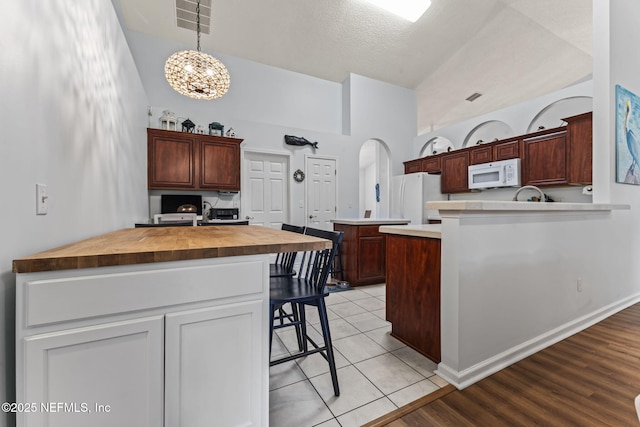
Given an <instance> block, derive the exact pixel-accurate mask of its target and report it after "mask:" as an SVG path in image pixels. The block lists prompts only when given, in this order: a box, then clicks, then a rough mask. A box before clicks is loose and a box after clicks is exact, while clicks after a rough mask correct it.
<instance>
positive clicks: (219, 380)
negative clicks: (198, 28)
mask: <svg viewBox="0 0 640 427" xmlns="http://www.w3.org/2000/svg"><path fill="white" fill-rule="evenodd" d="M262 308H263V304H262V301H261V300H255V301H247V302H242V303H237V304H229V305H223V306H219V307H211V308H203V309H197V310H190V311H184V312H180V313H171V314H167V318H166V338H165V339H166V354H165V381H166V384H165V414H166V416H165V425H166V426H213V425H216V426H225V427H234V426H260V425H262V424H263V422H262V420H263V419H265V418H266V417H267V416H266V407H265V406H266V405H265V402H266V398H265V399H263V396H264V395H263V392H264V393H266V388H267V387H266V381H267V378H268V373H267V371H268V357H265V356H266V355H267V349H266V348H265V346H264V345H265V343H266V342H267V339H266V338H267V337H266V334H267V333H268V331H267V330H266V329H265V322H264V321H263V317H264V316H265V315H264V311H263V310H262Z"/></svg>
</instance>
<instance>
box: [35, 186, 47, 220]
mask: <svg viewBox="0 0 640 427" xmlns="http://www.w3.org/2000/svg"><path fill="white" fill-rule="evenodd" d="M48 199H49V196H47V186H46V185H44V184H36V214H37V215H46V214H47V209H48V206H49V202H48Z"/></svg>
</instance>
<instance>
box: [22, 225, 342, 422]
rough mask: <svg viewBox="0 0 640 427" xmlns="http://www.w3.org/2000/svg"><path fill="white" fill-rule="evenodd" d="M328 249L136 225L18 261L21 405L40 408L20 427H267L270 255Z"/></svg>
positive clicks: (240, 231)
mask: <svg viewBox="0 0 640 427" xmlns="http://www.w3.org/2000/svg"><path fill="white" fill-rule="evenodd" d="M329 245H330V242H329V241H326V240H323V239H317V238H314V237H309V236H305V235H300V234H296V233H288V232H285V231H281V230H273V229H270V228H264V227H258V226H244V227H216V226H209V227H166V228H136V229H124V230H119V231H115V232H112V233H108V234H105V235H102V236H97V237H94V238H91V239H87V240H84V241H81V242H77V243H72V244H69V245H66V246H62V247H60V248H57V249H52V250H49V251H45V252H41V253H39V254H35V255H32V256H28V257H24V258H20V259H17V260H14V262H13V271H14V272H15V273H17V277H16V286H17V288H16V395H17V401H18V402H21V403H24V404H27V403H28V404H30V405H31V404H35V405H36V406H37V407H34V408H35V410H32V411H28V412H27V411H24V412H20V411H19V412H18V413H17V420H18V423H17V425H18V426H25V425H38V426H40V425H50V426H63V425H64V426H86V425H92V426H114V425H119V426H148V427H157V426H162V425H166V426H176V425H201V424H203V423H204V424H210V423H211V422H212V420H214V419H215V423H217V424H218V425H228V426H231V425H255V426H259V425H263V426H266V425H268V409H269V408H268V403H267V402H268V380H269V378H268V376H269V375H268V357H269V356H268V353H269V348H268V344H269V326H268V325H269V323H268V320H269V318H268V314H269V303H268V299H269V294H268V292H269V287H268V283H269V276H268V274H269V273H268V271H269V268H268V267H269V254H270V253H275V252H289V251H303V250H313V249H322V248H326V247H329ZM49 402H61V403H62V404H64V405H66V406H65V408H68V409H69V410H58V411H56V412H53V411H43V410H42V409H41V404H48V403H49Z"/></svg>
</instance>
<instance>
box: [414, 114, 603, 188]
mask: <svg viewBox="0 0 640 427" xmlns="http://www.w3.org/2000/svg"><path fill="white" fill-rule="evenodd" d="M564 120H565V121H566V122H567V126H566V127H558V128H554V129H545V130H540V131H538V132H534V133H530V134H527V135H522V136H515V137H512V138H509V139H506V140H502V141H495V142H490V143H487V144H481V145H474V146H472V147H467V148H463V149H460V150H454V151H451V152H448V153H441V154H438V155H437V156H428V157H424V158H422V159H415V160H410V161H407V162H404V165H405V173H413V172H429V173H441V174H442V179H441V186H442V192H443V193H463V192H467V191H469V188H468V182H467V179H468V178H467V177H468V175H469V173H468V170H467V167H468V166H469V165H476V164H481V163H489V162H497V161H500V160H508V159H516V158H520V159H521V160H522V161H521V167H522V170H521V174H522V185H527V184H530V185H537V186H553V185H587V184H591V182H592V163H593V162H592V159H593V154H592V147H593V130H592V122H593V114H592V113H591V112H589V113H584V114H579V115H577V116H572V117H567V118H565V119H564ZM409 166H410V167H409ZM408 170H411V172H408Z"/></svg>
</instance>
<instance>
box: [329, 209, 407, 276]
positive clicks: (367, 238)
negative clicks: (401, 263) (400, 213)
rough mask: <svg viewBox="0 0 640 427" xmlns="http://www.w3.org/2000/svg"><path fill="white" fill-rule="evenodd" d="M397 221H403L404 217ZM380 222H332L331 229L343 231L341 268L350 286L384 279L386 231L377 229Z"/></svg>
mask: <svg viewBox="0 0 640 427" xmlns="http://www.w3.org/2000/svg"><path fill="white" fill-rule="evenodd" d="M387 224H388V223H385V225H387ZM396 224H406V221H405V222H400V223H396ZM380 225H381V224H371V223H369V224H362V225H355V224H340V223H334V224H333V229H334V230H336V231H343V232H344V237H343V239H342V243H341V244H340V252H341V257H342V271H343V274H344V280H345V281H347V282H349V284H350V285H352V286H358V285H373V284H376V283H384V282H385V280H386V277H387V276H386V269H385V266H386V255H387V252H386V234H382V233H380V232H379V231H378V229H379V228H380ZM388 225H391V224H388ZM338 277H339V276H338Z"/></svg>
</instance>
